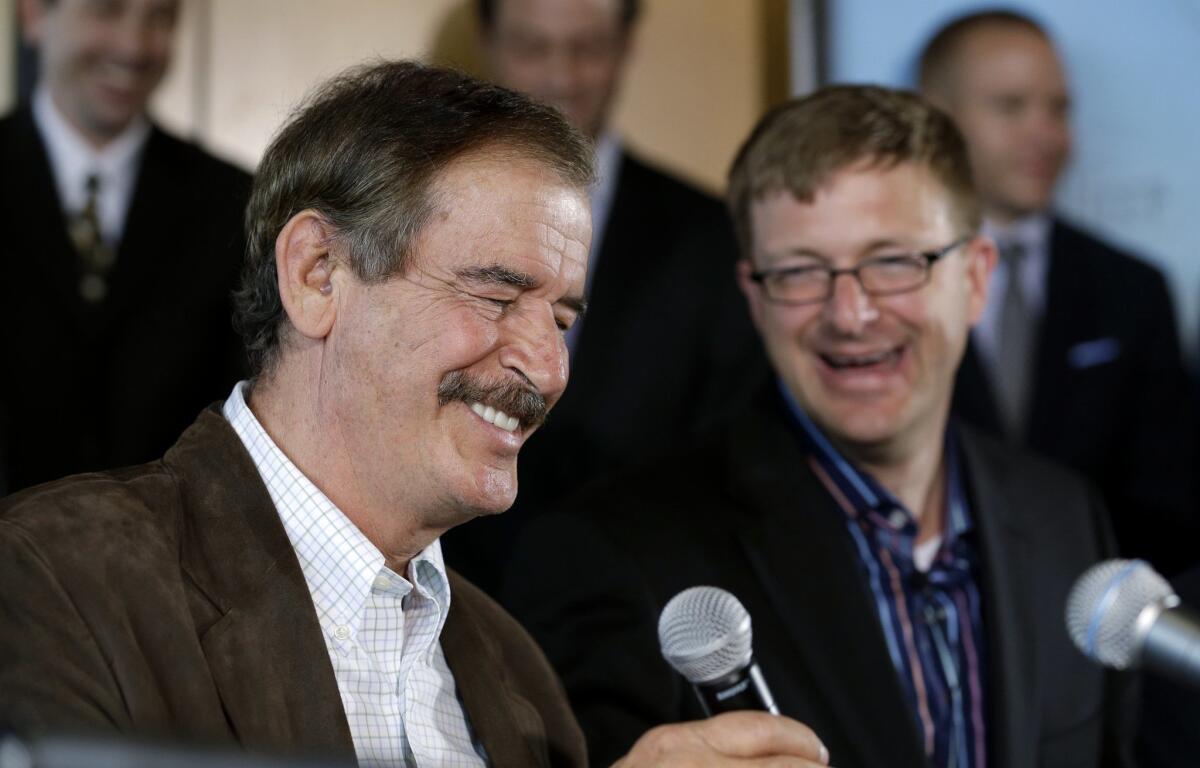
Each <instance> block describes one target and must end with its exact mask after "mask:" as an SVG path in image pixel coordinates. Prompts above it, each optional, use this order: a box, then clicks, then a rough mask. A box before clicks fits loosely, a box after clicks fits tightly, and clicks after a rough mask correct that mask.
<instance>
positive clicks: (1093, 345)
mask: <svg viewBox="0 0 1200 768" xmlns="http://www.w3.org/2000/svg"><path fill="white" fill-rule="evenodd" d="M1120 356H1121V342H1120V341H1118V340H1117V339H1115V338H1113V337H1112V336H1105V337H1104V338H1101V339H1092V340H1091V341H1081V342H1079V343H1078V344H1076V345H1075V346H1073V347H1071V348H1070V349H1069V350H1067V362H1068V363H1070V364H1071V367H1072V368H1092V367H1094V366H1097V365H1103V364H1105V363H1111V362H1112V361H1113V360H1116V359H1117V358H1118V357H1120Z"/></svg>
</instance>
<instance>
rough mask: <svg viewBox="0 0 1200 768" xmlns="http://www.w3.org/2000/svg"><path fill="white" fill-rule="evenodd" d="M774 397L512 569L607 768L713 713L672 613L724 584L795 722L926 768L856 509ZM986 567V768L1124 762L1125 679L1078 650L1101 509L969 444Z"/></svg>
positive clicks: (627, 485)
mask: <svg viewBox="0 0 1200 768" xmlns="http://www.w3.org/2000/svg"><path fill="white" fill-rule="evenodd" d="M787 419H788V416H787V415H786V414H785V412H784V406H783V405H782V403H781V402H780V398H779V395H778V393H777V392H776V391H774V385H773V384H772V385H771V387H770V388H769V389H768V390H766V391H764V394H763V396H762V397H761V398H760V399H758V400H757V401H756V402H755V403H754V405H753V406H752V407H751V408H749V409H747V410H746V411H745V412H743V413H742V414H741V415H740V417H739V419H738V420H737V421H735V422H733V423H732V424H731V426H730V427H729V429H728V430H727V431H724V432H722V433H719V434H718V435H717V436H716V437H714V438H713V439H712V440H711V441H709V442H707V443H705V444H703V445H701V446H699V447H698V448H696V449H695V450H693V451H692V452H690V453H689V454H688V455H686V456H685V457H682V458H679V459H676V460H672V461H669V462H666V463H664V464H661V465H659V466H657V467H654V468H652V469H650V470H647V471H642V472H639V473H636V474H632V475H629V476H626V477H624V478H621V479H620V480H619V481H617V482H614V483H612V484H609V485H602V486H598V487H595V488H592V489H589V491H588V492H586V493H584V494H581V496H580V498H578V499H577V500H576V503H575V504H573V505H570V506H569V507H568V508H567V510H564V511H563V513H562V514H557V515H553V516H547V517H545V518H543V519H542V520H540V521H539V522H538V523H537V524H536V525H535V526H533V527H532V528H531V529H530V530H529V531H528V532H527V535H526V536H525V537H524V539H523V540H522V543H521V546H519V547H518V549H517V550H516V551H515V552H514V553H513V555H512V557H511V559H510V575H509V578H508V580H507V582H506V590H505V597H506V599H507V603H508V605H509V606H510V610H512V611H513V612H514V615H516V616H517V618H518V619H519V620H521V621H522V622H523V623H524V624H525V625H526V627H528V628H529V629H530V631H531V632H532V633H533V635H534V637H535V638H536V639H537V640H538V641H539V643H540V644H541V645H542V647H543V649H545V651H546V653H547V655H548V656H549V657H550V661H551V663H552V664H554V665H555V666H556V668H557V670H558V672H559V674H560V675H561V676H562V678H563V681H564V683H565V684H566V686H567V693H568V696H569V697H570V699H571V704H572V708H573V709H574V710H575V713H576V715H577V716H578V717H579V720H580V723H581V724H582V726H583V729H584V733H585V735H586V736H587V739H588V744H589V749H590V750H591V758H592V762H593V764H596V765H605V764H607V762H608V761H609V760H611V759H612V758H613V757H615V756H617V755H619V754H620V753H621V752H622V751H623V750H624V749H625V748H626V747H627V746H628V745H629V744H630V743H632V742H633V741H634V740H635V739H636V738H637V736H638V735H639V734H641V733H643V732H644V731H645V730H646V729H647V728H649V727H651V726H654V725H657V724H660V723H666V722H672V721H678V720H685V719H691V718H696V717H700V716H701V711H700V709H699V706H698V704H697V702H696V701H695V697H694V695H693V693H692V691H691V690H690V689H689V688H687V687H686V685H685V684H684V683H683V680H682V678H680V677H679V676H678V675H676V674H675V673H674V672H673V671H671V670H670V669H669V668H668V666H667V665H666V663H665V662H664V661H663V660H662V658H661V656H660V653H659V647H658V640H657V635H656V622H657V617H658V615H659V613H660V611H661V609H662V607H663V606H664V605H665V604H666V602H667V601H668V600H669V599H670V598H671V597H672V596H674V595H675V594H676V593H678V592H679V591H681V590H683V589H685V588H687V587H692V586H696V585H701V584H711V585H715V586H719V587H722V588H724V589H726V590H729V591H730V592H732V593H733V594H735V595H736V596H737V597H738V598H739V599H740V600H741V601H742V603H743V604H744V605H745V606H746V608H747V610H749V612H750V615H751V616H752V618H753V625H754V650H755V656H756V658H757V659H758V661H759V663H760V665H761V668H762V671H763V674H764V675H765V677H766V679H767V682H768V685H769V686H770V688H771V691H772V692H773V694H774V696H775V699H776V702H777V703H778V704H779V707H780V709H781V711H782V712H783V714H785V715H789V716H791V717H794V718H796V719H798V720H801V721H803V722H805V723H807V724H809V725H810V726H811V727H812V728H814V729H815V731H816V732H817V734H818V735H819V736H820V737H821V738H822V739H823V740H824V742H825V744H826V745H827V746H828V747H829V750H830V752H831V754H832V764H833V765H837V766H840V767H841V768H885V767H886V768H895V767H896V766H913V767H914V768H916V767H918V766H925V765H926V761H925V757H924V754H923V749H922V746H921V741H920V737H919V735H918V732H917V727H916V723H915V720H914V718H913V717H912V716H911V715H910V714H909V711H908V704H907V702H906V700H905V699H904V696H903V693H902V690H901V687H900V684H899V681H898V678H897V675H896V672H895V669H894V667H893V666H892V663H891V661H890V657H889V655H888V651H887V646H886V643H885V640H884V636H883V631H882V629H881V627H880V624H879V620H878V616H877V614H876V612H875V610H874V607H873V604H872V602H871V598H870V596H869V592H868V588H867V586H866V584H865V580H864V578H863V577H862V575H861V572H860V568H859V565H858V561H857V556H856V554H855V553H854V551H853V549H852V544H851V540H850V536H849V534H848V532H847V530H846V526H845V523H844V517H843V513H842V512H841V511H840V509H839V508H838V507H837V506H836V505H835V502H834V501H833V499H832V498H831V497H830V496H829V494H828V493H827V492H826V491H825V489H824V487H823V486H822V485H821V484H820V481H819V480H817V478H816V477H815V476H814V475H813V474H812V472H811V471H810V470H809V469H808V464H807V462H806V460H805V457H804V455H803V454H802V450H801V448H800V446H799V443H798V441H797V439H796V437H795V435H794V433H793V432H792V431H791V429H790V427H789V426H788V425H787ZM961 445H962V450H963V460H964V461H963V466H964V472H965V477H966V481H967V486H968V492H969V494H970V502H971V509H972V514H973V516H974V519H975V520H976V522H977V526H978V533H979V542H980V551H981V553H982V559H983V574H982V584H981V585H980V586H981V595H982V597H983V601H984V614H985V615H984V621H985V625H986V637H987V645H986V649H985V654H986V658H987V659H988V660H989V663H988V678H987V690H988V694H989V714H988V718H989V719H988V729H989V733H990V738H989V746H990V750H989V753H990V762H989V764H990V765H993V766H1003V767H1005V768H1033V767H1034V766H1041V767H1042V768H1050V767H1051V766H1061V767H1062V768H1066V767H1067V766H1071V767H1073V768H1082V767H1083V766H1099V765H1105V766H1115V765H1124V764H1125V763H1124V762H1123V761H1122V760H1121V759H1119V758H1120V757H1123V753H1124V752H1125V751H1126V750H1127V742H1128V725H1127V713H1126V712H1125V711H1124V710H1125V709H1127V707H1128V705H1129V703H1130V699H1129V697H1128V695H1127V693H1126V692H1125V691H1124V685H1125V680H1124V679H1123V678H1119V677H1116V676H1111V675H1109V674H1106V673H1105V672H1103V671H1101V670H1100V669H1099V668H1096V667H1094V666H1092V665H1091V664H1090V663H1089V662H1087V661H1086V660H1085V659H1084V658H1083V657H1082V655H1080V654H1079V653H1078V652H1077V651H1076V650H1075V649H1074V648H1073V647H1072V646H1071V641H1070V639H1069V638H1068V636H1067V633H1066V629H1065V627H1064V623H1063V606H1064V602H1065V598H1066V595H1067V593H1068V590H1069V588H1070V586H1071V584H1072V583H1073V581H1074V579H1075V578H1076V577H1077V576H1078V575H1079V574H1080V573H1081V572H1082V571H1084V570H1085V569H1086V568H1087V567H1088V566H1089V565H1091V564H1092V563H1094V562H1096V561H1097V560H1099V559H1101V558H1103V557H1105V556H1107V555H1109V554H1111V546H1110V542H1109V539H1108V537H1107V534H1106V527H1105V525H1104V522H1103V519H1102V505H1101V503H1100V502H1099V501H1098V499H1097V498H1096V497H1095V495H1094V494H1093V493H1092V492H1090V491H1089V489H1088V488H1087V486H1086V485H1084V484H1083V483H1082V482H1080V481H1079V480H1078V479H1076V478H1075V477H1074V476H1073V475H1070V474H1067V473H1065V472H1063V471H1061V470H1059V469H1056V468H1054V467H1053V466H1052V465H1050V464H1048V463H1045V462H1043V461H1040V460H1034V459H1031V458H1027V457H1025V456H1023V455H1021V454H1018V453H1015V452H1013V451H1011V450H1009V449H1006V448H1004V447H1002V446H1000V445H998V444H996V443H994V442H993V441H991V440H989V439H986V438H983V437H980V436H977V435H976V433H974V432H971V431H967V430H963V431H962V433H961Z"/></svg>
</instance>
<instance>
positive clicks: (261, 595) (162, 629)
mask: <svg viewBox="0 0 1200 768" xmlns="http://www.w3.org/2000/svg"><path fill="white" fill-rule="evenodd" d="M450 581H451V590H452V596H453V597H452V600H451V608H450V615H449V617H448V618H447V621H446V626H445V630H444V633H443V637H442V643H443V650H444V652H445V654H446V660H447V663H448V664H449V665H450V668H451V669H452V670H453V672H454V675H455V682H456V687H457V689H458V692H459V695H460V696H461V697H462V699H463V702H464V707H465V709H466V712H467V715H468V718H469V719H470V721H471V724H472V727H473V728H474V729H475V731H476V733H477V734H478V736H479V738H480V739H481V741H482V742H483V744H484V747H485V749H486V750H487V753H488V755H489V757H490V758H491V759H492V760H493V761H494V762H495V763H496V764H498V765H517V764H519V765H541V766H576V765H583V764H584V763H583V757H582V755H583V743H582V737H581V736H580V733H579V730H578V726H577V725H576V724H575V721H574V718H573V717H572V715H571V713H570V710H569V709H568V708H567V706H566V703H565V701H564V698H563V696H562V693H561V690H560V688H559V683H558V680H557V678H556V677H555V676H554V674H553V672H552V671H551V670H550V668H549V665H548V664H547V663H546V661H545V659H544V658H543V657H542V656H541V654H540V652H539V651H538V649H537V647H536V645H534V644H533V642H532V641H531V640H530V639H529V637H528V636H527V635H526V634H525V633H524V631H523V630H521V628H520V627H519V626H517V625H516V623H515V622H514V621H513V620H512V619H511V618H509V617H508V616H507V615H505V614H504V613H503V611H501V609H500V608H499V607H498V606H496V605H495V604H494V603H492V602H491V601H490V600H488V599H487V598H486V597H484V596H483V595H482V594H480V593H479V592H478V591H477V590H475V589H474V588H473V587H472V586H471V585H470V584H469V583H467V582H465V581H463V580H462V579H460V578H459V577H458V576H457V575H456V574H453V573H451V574H450ZM0 615H3V616H5V617H6V621H4V622H3V623H2V625H0V690H2V691H3V692H4V695H3V696H0V722H7V724H8V725H10V726H12V727H14V728H17V729H19V730H21V731H26V732H31V733H44V732H63V731H77V730H83V731H105V732H118V733H122V734H125V735H133V736H150V735H153V736H159V737H171V738H175V739H184V740H199V741H205V742H218V743H222V742H223V743H237V744H240V745H241V746H243V747H246V748H253V749H260V750H270V751H285V752H300V751H303V752H309V753H313V752H315V753H329V754H340V755H346V754H353V743H352V740H351V735H350V730H349V726H348V724H347V721H346V717H345V713H344V711H343V709H342V703H341V698H340V695H339V692H338V687H337V681H336V679H335V677H334V674H333V668H332V666H331V665H330V664H329V662H328V650H327V648H326V645H325V641H324V637H323V633H322V630H321V628H320V625H319V623H318V620H317V616H316V612H315V610H314V608H313V605H312V598H311V596H310V594H309V592H308V587H307V583H306V582H305V579H304V575H303V572H302V571H301V569H300V566H299V562H298V561H297V559H296V556H295V553H294V551H293V550H292V548H291V544H290V541H289V540H288V538H287V534H286V532H285V531H284V529H283V525H282V524H281V522H280V521H279V517H278V513H277V512H276V510H275V508H274V505H273V503H272V502H271V499H270V496H269V494H268V492H267V489H266V487H265V486H264V485H263V483H262V481H261V479H260V478H259V476H258V472H257V469H256V467H255V466H254V463H253V461H252V460H251V459H250V457H249V455H248V454H247V453H246V451H245V449H244V447H243V446H242V444H241V441H240V440H239V439H238V437H237V435H236V433H234V431H233V429H232V428H231V427H230V426H229V425H228V423H227V422H226V421H225V419H224V417H223V415H222V414H221V412H220V408H219V405H214V406H213V407H212V408H211V409H209V410H207V411H205V412H204V413H203V414H201V416H200V418H199V419H198V420H197V421H196V423H195V424H194V425H193V426H192V428H190V429H189V430H188V431H187V432H185V433H184V435H183V436H182V437H181V438H180V439H179V441H178V442H177V443H176V445H175V446H174V447H173V448H172V449H171V451H169V452H168V454H167V456H166V457H165V458H164V459H163V460H161V461H157V462H152V463H150V464H146V465H142V466H139V467H133V468H130V469H126V470H120V471H115V472H105V473H97V474H91V475H82V476H77V477H71V478H67V479H64V480H61V481H57V482H54V483H50V484H47V485H43V486H38V487H35V488H32V489H29V490H27V491H25V492H22V493H19V494H16V495H14V496H12V497H10V498H9V499H7V500H5V501H4V502H3V504H2V505H0Z"/></svg>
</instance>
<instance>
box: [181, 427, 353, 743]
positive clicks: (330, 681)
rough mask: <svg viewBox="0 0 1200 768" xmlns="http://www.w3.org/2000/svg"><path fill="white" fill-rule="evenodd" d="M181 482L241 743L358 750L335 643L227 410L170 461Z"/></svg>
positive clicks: (200, 620)
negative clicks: (332, 650)
mask: <svg viewBox="0 0 1200 768" xmlns="http://www.w3.org/2000/svg"><path fill="white" fill-rule="evenodd" d="M164 461H165V463H166V464H167V466H168V468H169V469H171V470H172V471H174V472H175V473H176V474H177V475H178V476H179V480H180V487H181V495H182V497H183V500H184V501H183V503H184V519H185V521H186V522H185V530H184V531H183V535H182V549H183V552H182V561H183V565H184V571H185V573H186V574H187V576H188V577H189V578H190V579H191V581H192V585H191V586H192V587H193V588H194V594H193V596H192V598H191V602H192V606H193V613H194V615H195V617H196V625H197V629H198V631H199V635H200V637H199V639H200V644H201V647H202V649H203V652H204V654H205V657H206V658H207V660H208V664H209V668H210V670H211V673H212V677H213V682H214V683H215V685H216V688H217V692H218V695H219V696H220V699H221V704H222V706H223V707H224V709H225V713H226V716H227V717H228V719H229V724H230V727H231V728H232V730H233V731H234V733H235V734H236V736H237V739H238V741H240V742H241V743H242V744H243V745H245V746H248V747H253V746H255V745H267V744H271V745H278V744H292V745H295V746H296V747H297V748H298V749H299V748H303V749H305V750H313V751H318V752H329V753H351V754H352V753H353V751H354V747H353V742H352V739H351V736H350V729H349V725H348V724H347V722H346V716H345V712H344V711H343V708H342V703H341V697H340V696H339V694H338V688H337V681H336V679H335V678H334V675H333V667H332V665H331V664H330V663H329V661H328V658H329V652H328V650H327V649H326V647H325V642H324V639H323V637H322V634H321V628H320V625H319V624H318V621H317V616H316V611H315V609H314V608H313V605H312V598H311V597H310V595H309V592H308V587H307V585H306V583H305V581H304V575H303V573H302V571H301V570H300V564H299V562H298V561H297V560H296V556H295V553H294V552H293V550H292V547H291V543H290V541H289V540H288V538H287V534H286V532H285V531H284V529H283V525H282V524H281V523H280V521H279V516H278V514H277V513H276V511H275V506H274V504H273V503H272V502H271V498H270V496H269V495H268V493H267V489H266V487H265V486H264V485H263V483H262V481H261V479H260V478H259V476H258V471H257V470H256V469H255V467H254V464H253V461H252V460H251V459H250V456H249V454H247V453H246V451H245V449H244V447H243V446H242V444H241V441H240V440H239V439H238V437H237V435H236V433H235V432H234V431H233V429H232V428H231V427H230V426H229V424H228V423H227V422H226V421H225V419H224V417H223V416H222V415H221V413H220V410H219V407H218V406H213V407H211V408H210V409H209V410H208V411H206V412H204V413H203V414H202V415H201V416H200V418H199V419H198V420H197V422H196V424H195V425H194V426H193V427H192V428H191V429H189V430H188V432H187V433H185V435H184V436H183V438H181V439H180V441H179V443H177V444H176V446H175V447H174V448H172V449H171V451H170V452H169V453H168V454H167V456H166V459H165V460H164Z"/></svg>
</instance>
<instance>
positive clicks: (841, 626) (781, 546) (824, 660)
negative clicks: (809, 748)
mask: <svg viewBox="0 0 1200 768" xmlns="http://www.w3.org/2000/svg"><path fill="white" fill-rule="evenodd" d="M771 386H772V387H773V386H774V382H772V383H771ZM772 394H773V393H772ZM777 399H778V396H777V395H775V396H774V397H773V398H765V397H760V398H759V400H758V402H757V403H756V407H755V408H754V409H753V410H752V411H751V413H752V416H751V418H749V419H748V420H747V421H746V422H744V423H743V424H742V425H741V426H740V427H738V428H737V430H736V432H735V437H734V441H735V443H734V453H733V456H734V466H733V477H732V482H733V484H734V487H735V494H736V496H735V497H737V498H742V499H744V500H745V504H746V507H747V511H746V514H745V515H744V517H743V519H742V520H741V521H740V522H741V525H740V528H741V530H740V538H741V543H742V546H743V548H744V549H745V551H746V553H747V555H748V557H749V559H750V561H751V563H752V565H753V567H754V570H755V572H756V575H757V576H758V578H759V579H760V581H761V582H762V586H763V589H764V590H765V591H766V593H767V595H768V597H769V600H770V602H771V603H772V605H773V606H774V607H775V609H776V612H777V613H778V615H779V618H780V619H781V620H782V622H783V624H784V625H785V626H786V627H787V628H788V630H789V633H790V635H791V640H792V641H793V643H794V644H795V646H796V648H797V649H798V650H799V653H800V656H801V658H802V660H803V663H804V665H805V667H806V668H807V669H809V670H811V672H812V674H813V676H814V678H815V679H816V680H817V681H818V687H819V690H817V691H805V692H804V695H805V696H808V697H811V698H814V699H816V698H818V697H819V698H820V699H822V700H823V702H824V703H823V705H820V706H817V707H815V710H816V711H824V712H828V713H830V715H829V717H830V722H831V723H833V724H835V727H836V728H837V729H839V730H841V731H844V732H845V733H846V734H847V735H848V739H847V741H848V743H849V745H850V747H851V748H852V749H854V750H856V752H857V759H855V760H852V761H851V760H847V761H846V762H852V763H855V764H858V765H863V766H874V767H876V768H884V767H885V766H896V765H924V763H925V756H924V751H923V750H922V748H921V746H920V742H919V741H918V738H917V731H916V725H915V723H914V722H913V720H912V718H911V717H910V716H909V714H908V710H909V707H908V703H907V702H906V700H905V699H904V695H903V692H902V690H901V688H900V683H899V680H898V678H897V675H896V670H895V667H894V666H893V665H892V663H891V659H890V656H889V654H888V651H887V644H886V641H885V639H884V636H883V630H882V628H881V626H880V623H879V618H878V615H877V614H876V613H875V610H874V608H873V607H872V603H871V600H870V597H869V594H868V591H867V588H866V585H865V584H864V583H863V577H862V575H861V574H860V573H859V570H858V558H857V555H856V554H855V552H854V551H853V549H852V544H851V541H850V537H849V535H848V534H847V531H846V525H845V522H844V518H843V517H842V513H841V511H840V510H839V509H837V508H836V506H835V504H834V501H833V500H832V499H831V498H830V496H829V494H828V493H827V492H826V491H825V489H824V487H823V486H822V485H821V483H820V481H819V480H818V479H817V478H816V477H815V476H814V475H813V473H812V471H811V470H810V469H809V468H808V464H807V460H806V458H805V456H804V455H803V453H802V452H801V450H800V449H799V446H798V445H797V439H796V437H795V436H794V435H793V434H791V432H790V431H789V430H788V428H787V427H786V426H785V425H786V419H787V418H788V417H787V416H786V414H785V413H784V412H783V411H782V405H781V404H778V403H777V402H772V401H777ZM830 585H836V586H833V587H832V588H831V586H830ZM848 630H851V631H848ZM817 730H818V732H819V731H820V728H818V729H817ZM835 760H837V757H836V755H835Z"/></svg>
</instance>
